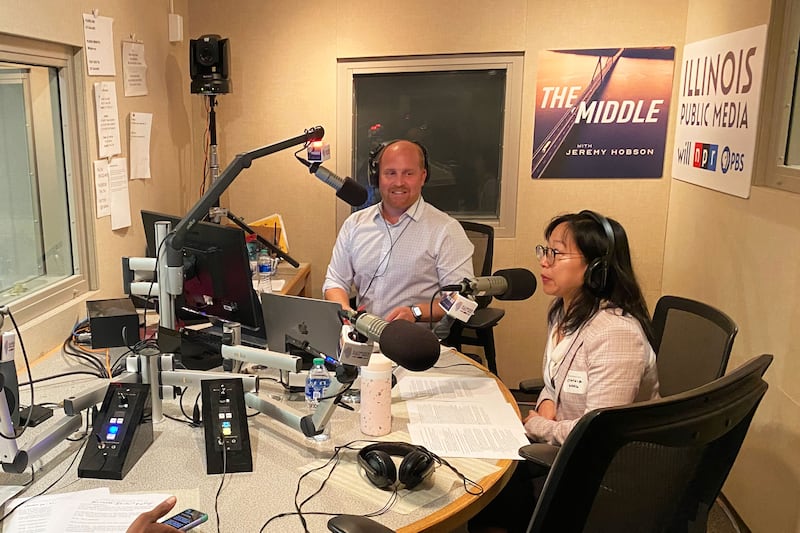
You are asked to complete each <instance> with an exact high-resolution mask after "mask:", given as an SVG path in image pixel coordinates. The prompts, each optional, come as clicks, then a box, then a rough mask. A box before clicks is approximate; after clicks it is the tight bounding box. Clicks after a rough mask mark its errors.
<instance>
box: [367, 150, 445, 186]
mask: <svg viewBox="0 0 800 533" xmlns="http://www.w3.org/2000/svg"><path fill="white" fill-rule="evenodd" d="M405 140H407V139H395V140H393V141H387V142H384V143H381V144H379V145H378V146H376V147H375V148H373V149H372V150H370V152H369V164H368V165H367V169H368V178H369V184H370V186H372V187H375V188H376V189H377V188H378V178H379V176H380V174H381V169H380V166H381V156H382V155H383V151H384V150H386V149H387V148H388V147H390V146H391V145H393V144H394V143H396V142H400V141H405ZM408 142H411V143H414V144H416V145H417V146H419V149H420V150H421V151H422V166H423V167H424V168H425V183H428V179H430V177H431V169H430V165H429V164H428V151H427V150H426V149H425V147H424V146H422V144H421V143H418V142H417V141H411V140H409V141H408Z"/></svg>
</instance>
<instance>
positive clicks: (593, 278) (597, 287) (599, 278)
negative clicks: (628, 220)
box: [578, 210, 616, 296]
mask: <svg viewBox="0 0 800 533" xmlns="http://www.w3.org/2000/svg"><path fill="white" fill-rule="evenodd" d="M578 214H579V215H584V216H587V217H589V218H591V219H592V220H594V221H595V222H597V224H599V225H600V227H602V228H603V233H605V236H606V243H607V246H606V251H605V253H604V254H603V255H601V256H600V257H597V258H595V259H593V260H592V262H591V263H589V265H588V266H587V267H586V272H585V273H584V275H583V283H584V285H586V288H588V289H589V292H591V293H592V294H594V295H595V296H600V295H601V294H602V293H603V292H604V291H605V290H606V284H607V283H608V269H609V267H610V266H611V261H612V257H613V254H614V249H615V247H616V242H615V241H614V229H613V228H612V227H611V223H610V222H609V221H608V219H607V218H606V217H604V216H603V215H601V214H599V213H595V212H594V211H589V210H584V211H581V212H580V213H578Z"/></svg>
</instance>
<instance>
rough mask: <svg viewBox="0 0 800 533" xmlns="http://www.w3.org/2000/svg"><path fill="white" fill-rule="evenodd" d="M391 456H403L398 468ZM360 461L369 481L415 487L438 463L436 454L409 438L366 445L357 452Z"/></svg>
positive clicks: (389, 486) (381, 486)
mask: <svg viewBox="0 0 800 533" xmlns="http://www.w3.org/2000/svg"><path fill="white" fill-rule="evenodd" d="M392 456H396V457H402V458H403V461H402V462H401V463H400V468H395V466H394V461H392ZM358 464H359V465H361V467H362V468H363V469H364V473H365V474H366V475H367V478H368V479H369V480H370V482H371V483H372V484H373V485H375V486H376V487H378V488H379V489H385V490H396V489H398V488H401V485H402V487H403V488H406V489H413V488H414V487H416V486H417V485H419V484H420V483H422V482H423V481H424V480H425V479H426V478H428V477H429V476H430V475H431V474H433V471H434V469H435V467H436V465H437V464H438V461H437V458H436V456H435V455H434V454H433V453H431V452H430V451H428V450H427V449H426V448H425V447H423V446H416V445H414V444H408V443H406V442H381V443H377V444H370V445H368V446H364V447H363V448H361V449H360V450H359V452H358Z"/></svg>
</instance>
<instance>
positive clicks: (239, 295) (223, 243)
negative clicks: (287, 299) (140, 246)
mask: <svg viewBox="0 0 800 533" xmlns="http://www.w3.org/2000/svg"><path fill="white" fill-rule="evenodd" d="M180 220H181V217H179V216H175V215H167V214H164V213H156V212H153V211H147V210H144V209H143V210H142V223H143V224H144V232H145V238H146V240H147V254H148V255H149V256H151V257H155V256H156V252H157V249H156V242H155V223H156V222H158V221H169V222H171V223H172V229H175V227H176V226H177V225H178V222H180ZM183 270H184V281H183V295H182V296H181V297H179V298H178V299H177V301H176V310H175V311H176V316H178V317H181V318H183V319H189V318H192V317H193V318H201V317H206V318H208V319H210V320H211V321H212V322H214V321H215V319H221V320H223V321H230V322H239V323H240V324H241V325H242V333H243V334H249V335H251V336H254V337H260V338H266V336H265V332H264V322H263V318H262V315H261V304H260V303H259V301H258V294H256V292H255V290H254V289H253V284H252V274H251V272H250V261H249V258H248V253H247V244H246V242H245V236H244V232H243V231H242V230H241V229H239V228H234V227H230V226H224V225H221V224H212V223H210V222H198V223H197V224H195V225H194V226H193V227H192V229H191V230H189V232H188V233H187V235H186V239H185V240H184V244H183Z"/></svg>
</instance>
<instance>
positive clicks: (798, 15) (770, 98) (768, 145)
mask: <svg viewBox="0 0 800 533" xmlns="http://www.w3.org/2000/svg"><path fill="white" fill-rule="evenodd" d="M768 35H769V38H768V39H769V45H768V56H767V75H766V77H765V82H764V86H763V89H762V95H763V100H762V109H763V110H764V113H763V115H762V116H763V119H762V121H761V124H760V128H761V135H760V140H759V145H758V146H759V151H758V152H759V156H758V170H759V172H758V177H757V179H756V181H755V185H762V186H766V187H770V188H773V189H779V190H782V191H787V192H792V193H800V165H792V166H790V165H786V164H784V161H785V157H786V149H787V143H788V140H789V127H790V120H791V114H792V99H793V96H794V90H795V87H794V83H795V78H796V77H797V76H798V75H800V69H798V63H797V50H798V45H799V44H800V6H798V5H796V2H794V1H793V0H775V2H774V4H773V6H772V12H771V16H770V22H769V29H768ZM783 72H793V73H794V76H782V75H781V74H782V73H783ZM795 120H796V126H795V128H796V130H797V135H800V116H798V117H795Z"/></svg>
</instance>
